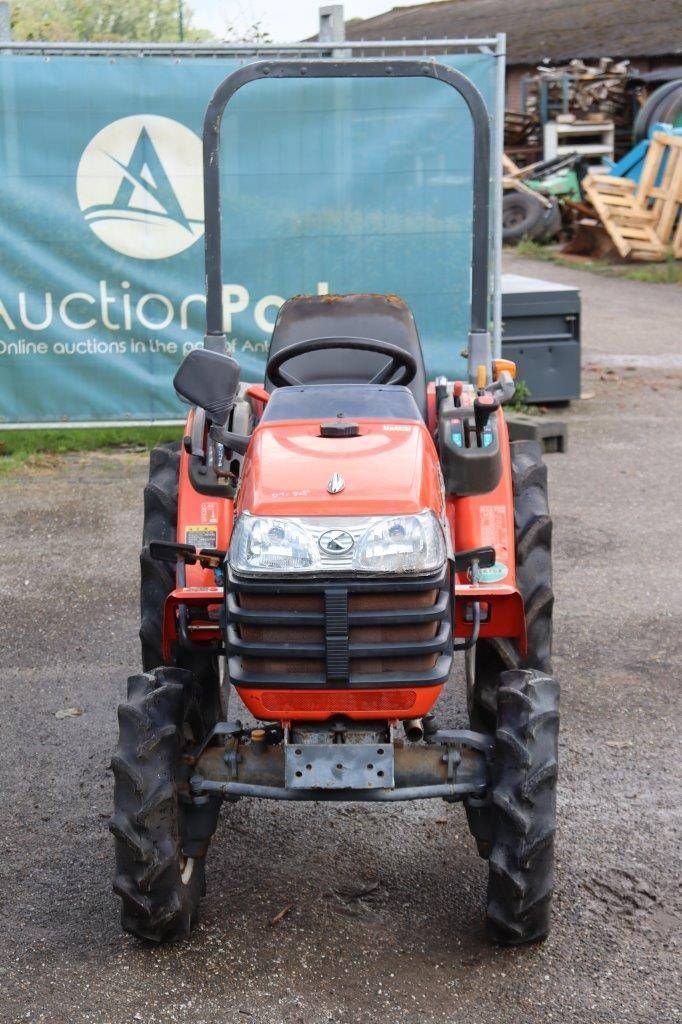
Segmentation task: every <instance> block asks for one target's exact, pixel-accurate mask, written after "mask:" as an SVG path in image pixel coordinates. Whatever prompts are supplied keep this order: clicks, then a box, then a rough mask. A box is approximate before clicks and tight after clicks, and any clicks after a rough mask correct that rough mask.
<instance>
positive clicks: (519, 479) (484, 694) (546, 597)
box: [466, 441, 554, 733]
mask: <svg viewBox="0 0 682 1024" xmlns="http://www.w3.org/2000/svg"><path fill="white" fill-rule="evenodd" d="M510 449H511V470H512V486H513V491H514V527H515V535H516V585H517V587H518V589H519V591H520V593H521V596H522V597H523V604H524V610H525V616H526V636H527V640H528V644H527V651H526V654H525V656H523V657H522V656H521V655H520V654H519V652H518V650H517V648H516V644H515V643H514V642H513V641H512V640H509V639H505V638H490V639H484V640H479V642H478V643H477V644H476V647H475V650H474V651H472V652H471V653H470V654H469V656H468V657H467V659H466V667H467V700H468V705H469V719H470V721H471V726H472V728H473V729H478V730H482V731H483V732H489V733H493V732H495V728H496V724H497V691H498V687H499V685H500V673H502V672H504V671H505V670H507V669H516V668H528V669H537V670H538V671H539V672H543V673H546V674H547V675H551V672H552V611H553V607H554V592H553V590H552V520H551V517H550V514H549V504H548V500H547V467H546V466H545V464H544V463H543V461H542V446H541V445H540V444H539V442H537V441H513V442H512V443H511V445H510Z"/></svg>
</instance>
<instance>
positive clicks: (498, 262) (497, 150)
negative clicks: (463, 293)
mask: <svg viewBox="0 0 682 1024" xmlns="http://www.w3.org/2000/svg"><path fill="white" fill-rule="evenodd" d="M506 44H507V36H506V34H505V33H504V32H499V33H498V35H497V41H496V44H495V57H496V58H497V64H496V65H495V133H494V137H493V152H492V160H491V164H492V172H493V189H494V192H493V208H492V228H493V247H494V248H493V311H492V312H493V337H492V343H493V344H492V354H493V359H500V357H501V356H502V176H503V168H502V155H503V153H504V108H505V70H506V68H505V63H506Z"/></svg>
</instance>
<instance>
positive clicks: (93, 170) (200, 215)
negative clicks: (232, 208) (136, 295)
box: [76, 114, 204, 260]
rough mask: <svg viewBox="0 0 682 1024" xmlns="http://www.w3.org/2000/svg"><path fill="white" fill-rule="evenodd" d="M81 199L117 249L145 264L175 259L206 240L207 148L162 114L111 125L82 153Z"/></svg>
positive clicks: (102, 236)
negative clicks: (203, 160) (204, 181)
mask: <svg viewBox="0 0 682 1024" xmlns="http://www.w3.org/2000/svg"><path fill="white" fill-rule="evenodd" d="M76 192H77V195H78V203H79V205H80V208H81V210H82V211H83V214H84V215H85V219H86V221H87V222H88V224H89V225H90V227H91V228H92V230H93V231H94V232H95V234H96V235H97V237H98V238H99V239H101V241H103V242H104V243H105V244H106V245H108V246H109V247H110V248H111V249H115V250H116V252H120V253H123V254H124V256H134V257H135V258H136V259H139V260H159V259H165V258H166V257H167V256H175V255H176V253H179V252H182V251H183V249H187V248H188V247H189V246H190V245H193V244H194V242H196V241H197V239H198V238H201V236H202V235H203V233H204V199H203V191H202V171H201V141H200V139H199V138H198V136H196V135H195V134H194V132H192V131H190V129H189V128H186V127H185V126H184V125H182V124H179V123H178V122H177V121H173V120H171V118H170V117H160V116H158V115H157V114H135V115H133V116H132V117H122V118H121V119H120V120H119V121H112V123H111V124H108V125H107V126H106V128H102V130H101V131H100V132H98V133H97V135H95V137H94V138H93V139H92V140H91V141H90V142H89V143H88V145H87V146H86V147H85V149H84V150H83V155H82V156H81V159H80V163H79V164H78V172H77V177H76Z"/></svg>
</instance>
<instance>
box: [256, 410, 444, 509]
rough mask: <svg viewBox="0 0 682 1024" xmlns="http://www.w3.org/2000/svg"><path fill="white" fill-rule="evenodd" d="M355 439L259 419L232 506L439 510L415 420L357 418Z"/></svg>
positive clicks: (439, 485)
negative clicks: (330, 435) (259, 423)
mask: <svg viewBox="0 0 682 1024" xmlns="http://www.w3.org/2000/svg"><path fill="white" fill-rule="evenodd" d="M356 422H357V423H358V427H359V434H358V436H357V437H322V436H321V434H320V423H319V422H310V421H307V422H300V421H299V422H291V421H288V422H286V423H272V424H270V423H262V424H261V425H260V426H259V427H258V428H257V429H256V431H255V432H254V435H253V437H252V440H251V444H250V445H249V450H248V454H247V456H246V459H245V463H244V467H243V471H242V477H241V487H240V489H239V495H238V499H237V512H238V513H240V512H244V511H248V512H250V513H251V514H252V515H269V516H273V515H276V516H363V515H364V516H366V515H401V514H409V513H418V512H421V511H422V510H423V509H426V508H430V509H432V510H433V511H434V512H435V513H436V515H438V516H439V517H442V515H443V514H444V500H445V499H444V493H443V482H442V476H441V471H440V466H439V464H438V456H437V454H436V450H435V447H434V444H433V441H432V440H431V437H430V435H429V433H428V431H427V429H426V427H425V426H424V424H423V423H421V422H419V423H418V422H415V421H410V422H397V421H395V420H391V421H390V422H383V421H377V420H356Z"/></svg>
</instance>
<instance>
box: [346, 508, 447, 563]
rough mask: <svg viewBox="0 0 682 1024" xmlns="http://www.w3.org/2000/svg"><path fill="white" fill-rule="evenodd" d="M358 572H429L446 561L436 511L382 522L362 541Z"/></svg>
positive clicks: (372, 528)
mask: <svg viewBox="0 0 682 1024" xmlns="http://www.w3.org/2000/svg"><path fill="white" fill-rule="evenodd" d="M353 561H354V568H355V569H356V570H357V571H358V572H376V573H383V572H393V573H403V572H406V573H407V572H409V573H428V572H434V571H435V570H436V569H439V568H440V566H441V565H442V564H443V562H444V561H445V541H444V538H443V531H442V529H441V526H440V523H439V522H438V520H437V519H436V517H435V516H434V514H433V512H422V513H421V514H420V515H418V516H396V517H395V518H394V519H380V520H379V521H378V522H377V523H375V524H374V525H373V526H371V527H370V529H369V530H367V532H366V533H365V534H364V536H363V537H362V538H361V539H360V543H359V544H358V547H357V550H356V552H355V558H354V560H353Z"/></svg>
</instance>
